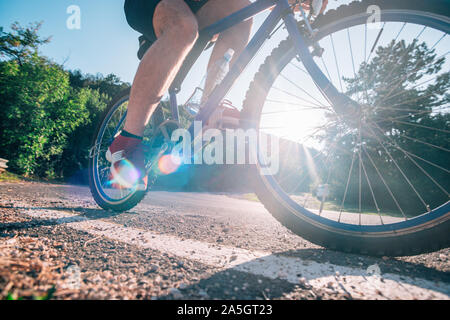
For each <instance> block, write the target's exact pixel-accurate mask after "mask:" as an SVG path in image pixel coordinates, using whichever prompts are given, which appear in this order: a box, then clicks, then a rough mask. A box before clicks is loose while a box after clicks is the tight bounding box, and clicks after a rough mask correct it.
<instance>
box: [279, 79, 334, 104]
mask: <svg viewBox="0 0 450 320" xmlns="http://www.w3.org/2000/svg"><path fill="white" fill-rule="evenodd" d="M280 77H282V78H283V79H285V80H286V81H288V82H289V83H290V84H292V85H293V86H295V87H296V88H297V89H299V90H300V91H302V92H303V93H305V94H306V95H307V96H308V97H310V98H311V99H313V100H314V101H316V102H317V103H318V105H319V106H322V107H326V106H325V105H324V104H323V103H322V102H320V101H319V100H317V99H316V98H315V97H313V96H312V95H311V94H310V93H309V92H307V91H306V90H305V89H303V88H302V87H300V86H299V85H298V84H296V83H295V82H294V81H292V80H290V79H288V78H287V77H286V76H285V75H283V74H282V73H280Z"/></svg>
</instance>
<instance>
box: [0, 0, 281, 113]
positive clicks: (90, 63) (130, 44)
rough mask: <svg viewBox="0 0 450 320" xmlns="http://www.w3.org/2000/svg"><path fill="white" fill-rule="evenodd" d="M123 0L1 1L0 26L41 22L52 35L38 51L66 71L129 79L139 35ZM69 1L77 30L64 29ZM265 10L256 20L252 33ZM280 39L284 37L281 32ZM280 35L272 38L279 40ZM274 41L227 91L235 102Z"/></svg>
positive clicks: (201, 68) (199, 67) (192, 80)
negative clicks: (77, 21)
mask: <svg viewBox="0 0 450 320" xmlns="http://www.w3.org/2000/svg"><path fill="white" fill-rule="evenodd" d="M123 3H124V0H32V1H31V0H0V26H3V27H4V28H5V29H6V30H8V29H9V26H10V25H11V23H13V22H14V21H18V22H19V23H20V24H22V25H27V24H28V23H30V22H35V21H43V22H44V24H43V26H42V29H41V35H42V36H52V41H51V43H50V44H47V45H45V46H43V47H42V49H41V52H42V53H43V54H44V55H46V56H48V57H50V58H51V59H53V60H54V61H56V62H58V63H64V66H65V68H66V69H80V70H81V71H82V72H84V73H91V74H96V73H102V74H104V75H106V74H109V73H114V74H116V75H118V76H119V77H120V78H121V79H122V80H124V81H127V82H130V83H131V82H132V81H133V77H134V74H135V71H136V68H137V66H138V63H139V61H138V60H137V58H136V52H137V49H138V41H137V37H138V36H139V34H138V33H137V32H135V31H134V30H133V29H131V28H130V27H129V26H128V24H127V22H126V19H125V15H124V12H123ZM70 5H78V6H79V7H80V9H81V29H80V30H69V29H68V28H67V27H66V21H67V19H68V18H69V14H67V13H66V11H67V8H68V7H69V6H70ZM265 16H266V14H261V15H260V16H258V17H257V18H256V19H255V27H254V28H253V29H254V31H255V30H256V28H257V27H258V25H260V23H262V21H263V19H264V17H265ZM281 37H283V36H281ZM279 40H280V39H279V38H275V39H273V40H272V42H273V43H275V44H276V43H277V42H279ZM272 47H273V45H270V44H268V45H266V46H265V49H263V50H262V52H261V55H260V58H259V59H255V61H254V62H253V63H252V65H251V66H250V67H249V68H248V70H247V73H246V74H244V76H243V78H242V80H241V81H240V82H239V83H238V84H237V85H236V88H235V89H234V90H233V91H232V92H231V93H230V95H231V97H232V98H233V99H232V100H234V101H236V100H237V103H238V104H239V103H240V102H241V99H242V98H241V97H242V96H243V95H244V94H245V91H246V87H247V84H248V83H249V81H250V80H251V78H252V77H253V74H254V72H255V71H256V70H257V66H258V65H259V64H260V63H261V62H262V60H263V59H264V57H265V56H266V55H267V54H268V53H269V50H270V49H271V48H272ZM209 54H210V52H206V53H205V54H204V55H203V56H202V57H201V58H200V59H199V61H198V63H197V64H196V65H195V67H194V69H193V70H192V72H191V74H190V75H189V76H188V78H187V81H186V83H185V85H184V87H183V90H182V92H181V94H180V96H179V98H180V102H183V101H184V100H185V99H187V97H188V96H189V95H190V93H191V92H192V91H193V89H194V88H195V86H196V85H198V84H199V83H200V82H201V79H202V77H203V75H204V73H205V71H206V63H207V60H208V57H209Z"/></svg>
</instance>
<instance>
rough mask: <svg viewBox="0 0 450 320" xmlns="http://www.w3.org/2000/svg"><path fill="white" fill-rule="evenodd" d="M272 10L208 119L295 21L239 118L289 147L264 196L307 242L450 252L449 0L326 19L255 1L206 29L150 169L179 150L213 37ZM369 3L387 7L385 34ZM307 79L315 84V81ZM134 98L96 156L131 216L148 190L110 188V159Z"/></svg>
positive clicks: (106, 200)
mask: <svg viewBox="0 0 450 320" xmlns="http://www.w3.org/2000/svg"><path fill="white" fill-rule="evenodd" d="M272 6H274V7H273V9H272V11H271V12H270V14H269V15H268V17H267V18H266V20H265V21H264V23H263V24H262V26H261V27H260V28H259V30H258V31H257V32H256V34H255V35H254V37H253V38H252V39H251V40H250V42H249V44H248V46H247V48H246V49H245V51H244V52H243V53H242V54H241V56H240V57H239V58H238V60H237V62H236V64H235V65H234V66H233V67H232V68H231V70H230V72H229V73H228V75H227V76H226V77H225V79H224V80H223V82H222V83H221V84H220V85H219V86H218V87H217V88H216V89H215V90H214V91H213V93H212V94H211V96H210V97H209V99H208V100H207V102H206V103H205V105H204V107H203V108H202V109H201V111H200V113H199V114H198V115H197V117H196V120H200V121H205V120H207V119H208V118H209V117H210V116H211V114H212V113H213V112H214V110H215V109H216V108H217V106H218V105H220V103H221V101H222V100H223V99H224V98H225V96H226V94H227V93H228V91H229V90H230V88H231V87H232V86H233V83H234V82H235V81H236V79H237V78H238V77H239V75H240V74H241V72H242V70H243V69H244V68H245V67H246V66H247V65H248V63H249V62H250V60H251V59H252V58H253V56H255V55H256V53H257V51H258V50H259V49H260V48H261V46H262V45H263V43H264V42H265V40H266V39H267V38H269V37H271V36H272V35H273V34H274V33H275V32H277V31H278V30H280V29H281V28H282V27H284V28H285V29H286V30H287V33H288V38H287V39H285V40H282V41H281V42H280V43H279V45H278V46H277V47H276V48H275V49H274V50H273V51H272V53H271V54H270V55H269V56H268V57H267V58H266V60H265V62H264V63H263V64H262V65H261V67H260V69H259V71H258V72H257V73H256V75H255V78H254V80H253V81H252V82H251V84H250V86H249V89H248V91H247V95H246V99H245V102H244V104H243V108H242V111H241V120H240V121H241V126H242V128H244V129H254V130H257V131H258V132H264V133H266V134H270V135H278V136H280V138H281V139H284V140H282V144H283V143H284V145H285V148H284V149H283V150H284V151H286V154H284V156H283V158H282V159H281V163H280V165H281V168H280V170H279V172H278V173H277V174H273V175H263V174H261V173H260V169H261V164H260V162H259V161H258V162H257V163H256V165H255V167H254V168H253V169H252V170H251V175H252V176H253V177H254V179H255V183H254V188H255V193H256V195H257V196H258V199H259V200H260V202H261V203H262V204H264V206H265V207H266V208H267V210H268V211H269V212H270V213H271V214H272V215H273V216H274V217H275V218H276V219H277V220H278V221H279V222H280V223H282V224H283V225H284V226H286V227H287V228H288V229H290V230H291V231H293V232H294V233H296V234H297V235H299V236H301V237H303V238H305V239H307V240H309V241H311V242H313V243H315V244H318V245H321V246H324V247H326V248H330V249H334V250H340V251H345V252H354V253H361V254H369V255H375V256H401V255H413V254H419V253H424V252H430V251H435V250H438V249H441V248H445V247H448V245H449V242H450V237H449V231H450V210H449V208H450V202H449V193H448V191H447V190H448V189H449V187H450V185H449V184H450V179H449V177H448V174H449V173H450V171H449V168H448V167H449V164H450V161H449V160H450V158H449V155H448V153H449V151H450V146H449V139H448V134H449V133H450V131H449V128H448V123H449V119H448V118H449V113H448V108H449V103H448V87H449V85H448V83H449V82H450V81H448V80H449V79H450V77H449V71H448V63H447V61H446V59H445V58H446V55H447V54H448V49H449V47H450V44H449V41H448V40H449V39H448V37H447V35H448V32H449V30H450V18H449V14H448V4H447V3H446V2H445V1H440V0H430V1H415V0H408V1H402V0H389V1H385V0H371V1H368V0H362V1H354V2H352V3H350V4H347V5H342V6H340V7H338V8H337V9H335V10H329V11H328V12H327V13H325V14H323V15H320V16H318V17H317V18H315V19H313V18H312V17H311V16H309V17H307V16H306V14H305V12H304V11H303V10H301V17H300V19H297V18H296V16H295V14H294V12H293V7H292V5H290V4H289V3H288V1H287V0H257V1H255V2H253V3H252V4H251V5H249V6H248V7H247V8H244V9H242V10H240V11H238V12H236V13H234V14H232V15H230V16H229V17H227V18H225V19H223V20H221V21H219V22H217V23H215V24H213V25H212V26H209V27H207V28H205V29H203V30H201V31H200V36H199V39H198V41H197V43H196V45H195V46H194V48H193V49H192V51H191V52H190V54H189V56H188V58H187V59H186V61H185V63H184V65H183V67H182V69H181V70H180V72H179V73H178V75H177V77H176V79H175V81H174V83H173V84H172V86H171V87H170V90H169V97H170V111H171V112H170V113H171V115H170V118H169V119H166V118H165V117H164V116H163V112H162V108H161V107H159V108H158V109H157V111H156V113H155V115H154V116H153V119H152V121H151V124H150V125H149V127H148V130H147V131H146V141H147V143H148V145H149V149H152V151H151V152H150V151H149V158H150V159H149V162H148V170H149V172H151V171H152V170H153V169H154V167H155V163H156V162H157V161H158V159H159V158H160V157H161V156H162V155H164V154H166V153H167V152H168V151H170V150H169V149H170V146H169V145H168V144H167V141H169V140H170V137H169V135H170V132H171V131H173V130H175V129H176V128H178V127H179V109H178V103H177V93H178V92H179V91H180V88H181V84H182V83H183V81H184V79H185V78H186V75H187V73H188V72H189V70H190V69H191V67H192V66H193V64H194V62H195V61H196V60H197V58H198V57H199V56H200V54H201V53H202V52H203V50H204V49H205V48H206V47H207V46H208V44H209V42H210V40H211V39H212V37H213V36H214V35H215V34H217V33H220V32H222V31H224V30H226V29H228V28H230V27H232V26H234V25H236V24H237V23H239V22H241V21H243V20H245V19H247V18H250V17H253V16H255V15H256V14H258V13H260V12H262V11H264V10H266V9H268V8H269V7H272ZM368 8H371V9H375V11H377V10H378V15H377V17H378V20H379V21H377V23H378V27H377V28H372V26H373V23H372V22H373V21H372V20H371V19H372V18H373V11H370V10H368ZM424 35H426V39H425V37H424ZM355 36H357V37H359V41H357V42H356V43H355V42H354V41H353V42H352V38H353V39H354V37H355ZM391 37H392V38H391ZM386 38H388V40H389V41H388V40H386ZM424 39H425V40H429V41H430V43H429V44H427V43H426V42H425V40H424ZM424 44H425V45H424ZM357 48H359V50H356V51H355V49H357ZM339 50H341V51H342V52H340V51H339ZM339 53H340V54H339ZM345 59H346V61H347V62H346V65H344V66H343V65H340V64H339V61H344V60H345ZM358 60H359V61H360V64H359V69H358V70H357V67H358V65H357V64H356V63H355V61H358ZM327 63H328V64H327ZM330 63H331V65H330ZM411 64H413V65H411ZM331 66H333V68H331ZM287 72H289V75H292V74H295V75H296V76H295V78H294V77H289V76H288V75H286V73H287ZM344 75H345V76H344ZM301 77H307V80H308V82H306V81H302V80H301V79H302V78H301ZM311 80H312V81H311ZM308 83H313V84H314V85H313V86H311V85H309V87H303V85H308ZM338 88H339V89H340V90H339V89H338ZM128 95H129V92H126V93H124V94H123V95H122V96H121V97H119V98H118V99H116V100H115V101H114V102H113V103H111V105H110V106H109V108H108V109H107V110H106V113H105V116H104V117H103V120H102V121H101V123H100V124H99V127H98V130H97V132H96V134H95V137H94V141H93V144H92V146H93V147H92V149H91V154H90V169H89V172H90V188H91V191H92V194H93V196H94V199H95V200H96V202H97V203H98V204H99V205H100V206H101V207H102V208H105V209H110V210H114V211H119V212H120V211H126V210H128V209H131V208H133V207H134V206H135V205H137V204H138V203H139V201H141V200H142V198H143V197H144V195H145V192H138V191H133V190H132V189H126V190H116V189H115V188H112V187H111V186H108V177H107V175H108V169H109V165H108V164H107V163H106V161H105V159H104V153H105V151H106V148H107V147H108V146H109V143H111V141H112V139H113V138H114V136H115V135H116V134H118V132H120V129H121V127H122V126H123V122H124V119H125V115H126V106H127V101H128ZM283 100H284V101H283ZM408 100H410V101H408ZM280 105H281V106H280ZM286 114H290V116H289V118H287V117H286ZM295 115H297V116H295ZM277 119H278V120H277ZM290 119H293V120H292V121H291V123H290ZM316 119H317V120H316ZM289 124H290V125H291V127H289V128H288V129H286V128H287V126H288V125H289ZM282 125H285V129H279V128H280V127H281V126H282ZM308 126H309V127H308ZM292 127H293V128H294V129H293V128H292ZM298 128H300V129H298ZM190 130H191V131H192V126H191V127H190ZM277 130H278V131H277ZM298 138H300V139H298ZM293 141H294V142H293ZM254 152H258V151H257V150H256V151H255V150H254ZM296 161H298V162H299V163H296ZM295 166H296V167H295ZM316 190H320V192H316Z"/></svg>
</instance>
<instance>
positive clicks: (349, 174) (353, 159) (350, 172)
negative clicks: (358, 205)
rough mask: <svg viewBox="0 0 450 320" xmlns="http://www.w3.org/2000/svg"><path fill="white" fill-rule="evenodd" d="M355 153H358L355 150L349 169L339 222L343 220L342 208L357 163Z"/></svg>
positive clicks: (342, 207)
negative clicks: (354, 165)
mask: <svg viewBox="0 0 450 320" xmlns="http://www.w3.org/2000/svg"><path fill="white" fill-rule="evenodd" d="M355 155H356V153H355V152H353V156H352V163H351V164H350V170H349V171H348V178H347V184H346V185H345V191H344V197H343V198H342V203H341V207H340V209H339V218H338V222H341V215H342V210H343V209H344V204H345V199H346V198H347V191H348V186H349V185H350V178H351V175H352V171H353V164H354V163H355Z"/></svg>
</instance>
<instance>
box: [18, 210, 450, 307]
mask: <svg viewBox="0 0 450 320" xmlns="http://www.w3.org/2000/svg"><path fill="white" fill-rule="evenodd" d="M24 213H26V214H27V215H29V216H31V217H33V218H38V219H56V221H55V223H58V224H64V225H66V226H67V227H70V228H73V229H76V230H79V231H85V232H88V233H89V234H91V235H94V236H103V237H105V238H109V239H112V240H117V241H121V242H124V243H127V244H131V245H135V246H138V247H141V248H149V249H153V250H157V251H159V252H162V253H166V254H170V255H173V256H178V257H182V258H185V259H190V260H195V261H198V262H201V263H203V264H206V265H209V266H213V267H216V268H219V269H233V270H236V271H241V272H246V273H249V274H253V275H257V276H263V277H267V278H270V279H283V280H286V281H288V282H290V283H294V284H298V283H299V279H300V278H304V279H305V280H306V284H308V285H310V286H312V287H315V288H321V289H327V290H328V289H329V290H333V291H336V290H337V291H341V292H347V293H349V294H350V295H351V296H352V297H353V298H363V299H370V298H377V299H379V298H386V299H412V298H416V299H417V298H418V299H450V284H449V283H444V282H432V281H428V280H424V279H417V278H414V279H413V278H411V277H408V276H403V275H397V274H389V273H387V274H381V276H379V275H376V274H375V275H371V274H368V272H367V270H365V269H362V268H354V267H346V266H339V265H334V264H331V263H317V262H315V261H308V260H302V259H300V258H295V257H287V256H282V255H278V254H273V253H271V252H262V251H249V250H245V249H240V248H233V247H230V246H223V245H220V246H219V245H216V244H212V243H207V242H202V241H196V240H190V239H186V240H185V239H180V238H177V237H175V236H170V235H161V234H156V233H153V232H149V231H145V230H140V229H137V228H130V227H124V226H121V225H118V224H115V223H111V222H106V221H103V220H89V219H88V218H85V217H81V216H78V215H73V214H69V213H65V212H61V211H55V210H33V209H30V210H26V211H24ZM376 267H377V266H371V268H370V269H371V270H374V269H375V270H376V269H377V268H376Z"/></svg>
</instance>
